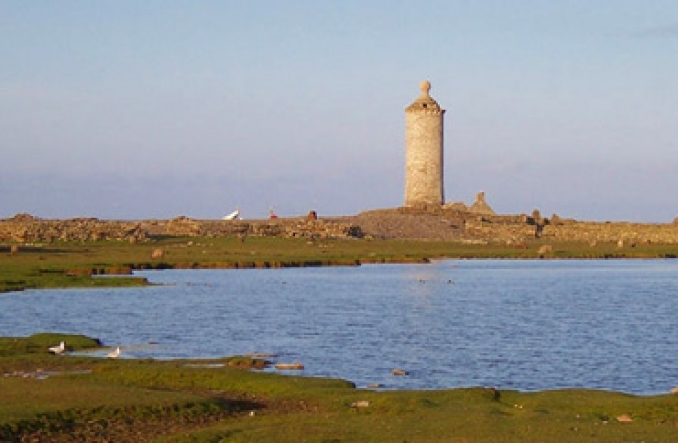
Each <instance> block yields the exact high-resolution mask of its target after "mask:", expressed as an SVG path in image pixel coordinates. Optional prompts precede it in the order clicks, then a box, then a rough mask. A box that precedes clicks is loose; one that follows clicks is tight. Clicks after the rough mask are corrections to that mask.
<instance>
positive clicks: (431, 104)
mask: <svg viewBox="0 0 678 443" xmlns="http://www.w3.org/2000/svg"><path fill="white" fill-rule="evenodd" d="M420 89H421V95H420V96H419V98H417V99H416V100H415V101H414V102H412V104H411V105H409V106H408V107H407V108H405V150H406V155H405V206H411V207H424V208H426V207H437V206H440V205H442V204H443V203H445V195H444V190H443V115H444V114H445V110H444V109H441V108H440V105H439V104H438V102H436V101H435V100H434V99H433V98H432V97H431V95H430V94H429V92H430V90H431V83H429V82H428V81H423V82H421V85H420Z"/></svg>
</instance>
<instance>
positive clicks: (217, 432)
mask: <svg viewBox="0 0 678 443" xmlns="http://www.w3.org/2000/svg"><path fill="white" fill-rule="evenodd" d="M55 339H56V340H61V339H64V340H65V341H67V343H68V342H70V343H73V344H74V346H75V347H78V348H79V347H80V346H82V347H89V346H92V345H95V344H96V343H97V342H96V340H95V339H88V338H87V337H83V336H69V335H64V334H53V335H52V334H37V335H36V336H31V337H25V338H22V337H6V338H2V339H0V365H2V367H20V368H22V371H24V372H23V373H25V374H29V375H30V374H36V373H39V372H40V371H39V369H40V368H42V367H44V364H45V362H46V361H49V360H47V359H45V360H37V359H36V357H42V356H44V355H45V353H44V350H43V349H44V346H45V345H47V344H52V342H53V341H54V340H55ZM48 357H49V358H51V360H52V361H55V362H59V370H58V371H55V372H53V373H50V374H49V376H48V377H44V378H41V377H34V376H27V377H26V376H22V375H21V373H19V374H17V373H7V372H3V374H2V375H3V376H2V378H0V397H1V399H2V401H0V440H2V441H10V442H11V441H17V442H18V441H27V440H31V439H33V440H35V441H52V442H58V441H74V440H73V439H74V438H75V439H79V440H77V441H101V440H103V439H108V440H109V441H155V442H170V441H171V442H210V441H215V442H219V441H229V442H258V441H276V442H297V441H313V442H333V441H336V442H370V441H374V442H402V441H408V442H422V443H423V442H430V441H460V442H463V441H468V442H524V441H540V442H581V441H600V442H619V441H653V442H671V441H676V439H678V396H674V395H658V396H647V397H644V396H634V395H627V394H622V393H616V392H609V391H600V390H583V389H562V390H553V391H544V392H528V393H524V392H518V391H511V390H501V391H498V390H496V389H488V388H484V387H476V388H458V389H447V390H422V391H380V390H369V389H356V388H355V387H354V386H353V384H352V383H350V382H348V381H344V380H337V379H326V378H315V377H313V378H306V377H299V376H285V375H279V374H276V373H270V372H265V371H260V370H250V369H243V368H249V367H257V365H256V364H255V362H253V361H251V360H248V357H230V358H219V359H209V360H172V361H155V360H150V359H144V360H134V359H114V360H109V359H101V358H93V357H80V356H73V355H65V356H54V355H49V356H48ZM231 363H233V364H231ZM83 369H87V370H83ZM3 371H4V369H3ZM621 418H624V420H621ZM41 439H42V440H41ZM69 439H70V440H69Z"/></svg>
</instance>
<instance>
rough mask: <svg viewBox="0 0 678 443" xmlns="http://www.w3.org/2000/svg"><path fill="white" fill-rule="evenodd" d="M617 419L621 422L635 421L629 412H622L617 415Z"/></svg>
mask: <svg viewBox="0 0 678 443" xmlns="http://www.w3.org/2000/svg"><path fill="white" fill-rule="evenodd" d="M617 421H618V422H619V423H631V422H633V418H631V416H630V415H628V414H622V415H620V416H619V417H617Z"/></svg>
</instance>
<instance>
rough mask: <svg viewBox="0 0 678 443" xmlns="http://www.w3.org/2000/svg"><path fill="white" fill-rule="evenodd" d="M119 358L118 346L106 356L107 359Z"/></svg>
mask: <svg viewBox="0 0 678 443" xmlns="http://www.w3.org/2000/svg"><path fill="white" fill-rule="evenodd" d="M119 356H120V346H118V347H117V348H115V350H114V351H111V352H109V353H108V354H106V357H107V358H118V357H119Z"/></svg>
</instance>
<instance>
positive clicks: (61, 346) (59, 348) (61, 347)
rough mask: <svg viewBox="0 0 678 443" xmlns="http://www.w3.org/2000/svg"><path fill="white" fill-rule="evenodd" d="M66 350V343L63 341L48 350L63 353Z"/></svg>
mask: <svg viewBox="0 0 678 443" xmlns="http://www.w3.org/2000/svg"><path fill="white" fill-rule="evenodd" d="M65 350H66V343H64V342H61V343H59V346H52V347H51V348H49V349H48V351H49V352H50V353H52V354H56V355H58V354H61V353H63V352H64V351H65Z"/></svg>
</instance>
